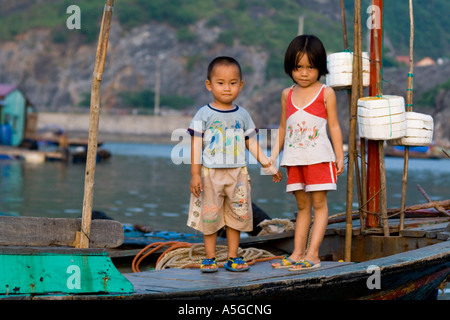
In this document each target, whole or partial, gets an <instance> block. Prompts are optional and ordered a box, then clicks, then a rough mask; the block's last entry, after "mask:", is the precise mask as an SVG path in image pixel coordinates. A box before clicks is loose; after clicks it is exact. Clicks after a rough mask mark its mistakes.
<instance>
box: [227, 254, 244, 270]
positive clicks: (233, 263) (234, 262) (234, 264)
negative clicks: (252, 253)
mask: <svg viewBox="0 0 450 320" xmlns="http://www.w3.org/2000/svg"><path fill="white" fill-rule="evenodd" d="M238 266H243V267H242V268H238ZM224 267H225V269H227V270H228V271H233V272H241V271H246V270H248V269H250V266H249V265H248V264H247V262H245V261H244V259H243V258H242V257H237V258H228V261H227V262H226V263H225V265H224Z"/></svg>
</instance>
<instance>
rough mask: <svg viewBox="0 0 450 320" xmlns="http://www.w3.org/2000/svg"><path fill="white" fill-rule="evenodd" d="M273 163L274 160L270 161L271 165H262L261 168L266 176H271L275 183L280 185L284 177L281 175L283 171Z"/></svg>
mask: <svg viewBox="0 0 450 320" xmlns="http://www.w3.org/2000/svg"><path fill="white" fill-rule="evenodd" d="M273 162H274V161H273V160H272V159H269V163H267V164H266V165H262V164H261V167H262V170H263V172H264V174H266V175H271V176H272V180H273V182H275V183H278V182H280V181H281V180H282V179H283V175H282V174H281V171H280V170H278V168H277V167H275V166H274V165H273Z"/></svg>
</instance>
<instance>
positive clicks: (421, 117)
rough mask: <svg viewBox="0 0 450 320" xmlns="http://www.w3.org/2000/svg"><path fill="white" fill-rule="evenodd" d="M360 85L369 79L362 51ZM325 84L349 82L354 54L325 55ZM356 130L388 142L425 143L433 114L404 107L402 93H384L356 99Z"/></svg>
mask: <svg viewBox="0 0 450 320" xmlns="http://www.w3.org/2000/svg"><path fill="white" fill-rule="evenodd" d="M362 60H363V86H364V87H366V86H368V85H369V83H370V62H369V55H368V54H367V52H363V59H362ZM327 62H328V71H329V72H330V73H329V74H328V75H327V78H326V81H327V85H328V86H330V87H333V88H336V89H341V88H348V87H349V86H351V84H352V70H353V54H352V53H350V52H338V53H333V54H330V55H329V56H328V59H327ZM357 120H358V130H359V135H360V137H362V138H366V139H369V140H388V143H389V144H391V145H402V146H428V145H430V144H431V142H432V140H433V129H434V128H433V127H434V125H433V118H432V117H431V116H429V115H426V114H421V113H417V112H406V111H405V100H404V98H403V97H401V96H395V95H383V96H381V97H363V98H360V99H359V100H358V118H357Z"/></svg>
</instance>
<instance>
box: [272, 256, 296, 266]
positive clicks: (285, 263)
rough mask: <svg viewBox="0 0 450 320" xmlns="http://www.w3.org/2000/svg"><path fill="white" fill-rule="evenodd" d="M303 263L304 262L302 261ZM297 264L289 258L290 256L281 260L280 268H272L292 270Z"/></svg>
mask: <svg viewBox="0 0 450 320" xmlns="http://www.w3.org/2000/svg"><path fill="white" fill-rule="evenodd" d="M300 261H302V260H300ZM296 263H298V262H295V261H294V260H292V259H291V258H289V257H288V256H284V257H283V259H281V260H280V262H279V264H280V265H279V266H273V265H272V268H274V269H285V268H291V267H292V266H294V265H295V264H296Z"/></svg>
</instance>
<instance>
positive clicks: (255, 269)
mask: <svg viewBox="0 0 450 320" xmlns="http://www.w3.org/2000/svg"><path fill="white" fill-rule="evenodd" d="M270 264H271V262H270V261H269V262H259V263H256V264H254V265H252V266H251V267H250V270H249V271H245V272H229V271H226V270H225V269H223V268H220V270H219V271H218V272H215V273H211V274H204V273H201V272H200V270H199V269H196V268H193V269H164V270H154V271H147V272H139V273H131V274H125V277H126V278H127V279H128V280H129V281H130V282H131V283H132V284H133V287H134V293H135V294H152V293H155V294H161V293H171V292H183V291H184V292H195V291H201V290H207V289H216V288H221V287H230V286H241V285H251V284H256V283H266V282H270V281H273V280H280V279H284V278H286V279H290V278H292V277H294V278H295V277H298V276H300V275H307V274H308V272H304V273H299V272H293V271H289V270H288V269H274V268H272V267H271V265H270ZM321 264H322V267H321V268H320V269H319V270H320V271H324V270H328V269H331V268H336V267H341V266H345V265H348V264H349V263H347V262H333V261H323V262H322V263H321ZM312 271H315V272H318V270H317V269H315V270H311V272H312Z"/></svg>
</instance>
